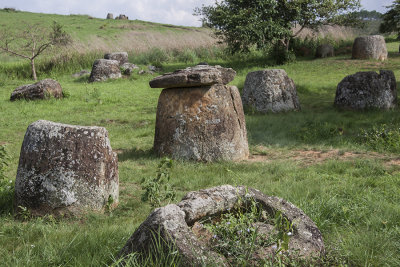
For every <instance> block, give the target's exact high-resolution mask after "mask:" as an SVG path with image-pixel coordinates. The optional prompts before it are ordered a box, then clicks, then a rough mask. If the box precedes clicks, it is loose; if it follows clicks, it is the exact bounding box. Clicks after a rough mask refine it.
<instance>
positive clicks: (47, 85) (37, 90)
mask: <svg viewBox="0 0 400 267" xmlns="http://www.w3.org/2000/svg"><path fill="white" fill-rule="evenodd" d="M50 97H54V98H62V97H63V92H62V88H61V85H60V84H59V83H58V82H57V81H55V80H52V79H45V80H41V81H39V82H37V83H34V84H28V85H23V86H20V87H18V88H17V89H15V90H14V91H13V92H12V93H11V97H10V100H11V101H14V100H17V99H30V100H35V99H46V98H50Z"/></svg>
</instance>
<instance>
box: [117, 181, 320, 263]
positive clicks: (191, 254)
mask: <svg viewBox="0 0 400 267" xmlns="http://www.w3.org/2000/svg"><path fill="white" fill-rule="evenodd" d="M239 198H240V199H241V200H242V203H245V202H249V201H256V202H257V205H258V206H259V207H260V208H261V209H262V210H263V211H265V212H266V213H267V214H269V215H270V216H272V217H273V216H274V214H275V212H277V211H280V212H281V213H282V215H283V216H284V217H285V218H286V219H287V220H288V221H289V222H290V223H291V224H292V226H293V228H294V229H293V233H292V234H293V235H292V236H291V238H290V240H289V251H290V252H293V253H294V254H295V253H298V254H295V255H296V256H298V257H306V258H307V257H318V256H320V255H322V254H323V253H324V251H325V247H324V243H323V240H322V235H321V233H320V231H319V229H318V228H317V226H316V225H315V224H314V222H313V221H312V220H311V219H310V218H309V217H308V216H307V215H305V214H304V212H303V211H301V210H300V209H299V208H297V207H296V206H294V205H293V204H291V203H290V202H287V201H285V200H283V199H281V198H277V197H270V196H266V195H264V194H262V193H261V192H260V191H258V190H255V189H247V190H246V188H245V187H241V186H239V187H233V186H230V185H223V186H218V187H214V188H210V189H205V190H200V191H197V192H190V193H188V194H187V195H186V196H185V197H183V199H182V201H181V202H179V203H178V204H177V205H173V204H171V205H167V206H165V207H163V208H158V209H155V210H154V211H153V212H152V213H151V214H150V216H149V217H148V218H147V219H146V220H145V222H143V223H142V224H141V225H140V226H139V228H138V229H137V230H136V231H135V233H134V234H133V235H132V236H131V238H130V239H129V240H128V242H127V243H126V245H125V246H124V248H123V249H122V250H121V252H120V257H125V256H127V255H129V254H130V253H133V252H141V253H144V254H147V253H151V251H152V250H151V243H152V238H153V235H154V233H155V234H158V233H159V234H160V235H161V238H163V239H164V240H166V241H167V243H168V245H169V246H172V245H174V246H175V247H176V248H177V250H178V253H179V254H180V255H181V257H182V261H183V266H204V264H205V265H207V266H208V264H210V265H211V266H214V265H216V264H217V265H221V266H227V265H228V261H227V259H226V258H225V257H224V256H223V255H220V254H217V253H216V252H213V251H212V247H210V246H207V245H205V243H204V242H202V241H200V240H199V239H198V238H197V236H196V233H198V232H199V231H202V229H199V228H201V226H199V224H198V221H200V220H201V219H203V218H205V217H214V216H220V215H221V213H224V212H228V211H230V210H234V208H235V205H237V203H238V200H239ZM255 227H257V228H258V229H259V233H260V234H262V235H264V234H265V235H267V234H270V233H271V231H274V230H273V228H274V227H273V226H271V225H268V224H264V223H261V222H260V223H256V225H255ZM203 230H204V229H203ZM271 247H272V248H270V247H267V248H265V249H264V250H263V251H256V253H258V254H259V255H263V257H271V256H273V255H275V253H277V251H276V248H275V250H274V249H273V246H271ZM275 247H276V244H275Z"/></svg>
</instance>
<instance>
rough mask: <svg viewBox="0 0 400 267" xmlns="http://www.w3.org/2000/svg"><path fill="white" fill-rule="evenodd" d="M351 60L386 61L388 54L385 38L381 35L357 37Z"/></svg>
mask: <svg viewBox="0 0 400 267" xmlns="http://www.w3.org/2000/svg"><path fill="white" fill-rule="evenodd" d="M352 53H353V55H352V58H353V59H377V60H386V59H387V57H388V52H387V49H386V42H385V38H383V36H381V35H372V36H362V37H357V38H356V39H355V40H354V43H353V52H352Z"/></svg>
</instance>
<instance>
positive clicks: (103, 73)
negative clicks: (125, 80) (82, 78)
mask: <svg viewBox="0 0 400 267" xmlns="http://www.w3.org/2000/svg"><path fill="white" fill-rule="evenodd" d="M121 77H122V75H121V70H120V68H119V61H118V60H110V59H97V60H95V61H94V63H93V66H92V72H91V73H90V77H89V82H101V81H106V80H108V79H118V78H121Z"/></svg>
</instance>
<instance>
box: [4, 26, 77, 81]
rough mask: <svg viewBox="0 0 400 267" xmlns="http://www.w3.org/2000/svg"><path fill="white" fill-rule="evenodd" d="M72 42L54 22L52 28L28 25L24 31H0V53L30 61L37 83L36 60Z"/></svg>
mask: <svg viewBox="0 0 400 267" xmlns="http://www.w3.org/2000/svg"><path fill="white" fill-rule="evenodd" d="M70 42H71V37H70V35H69V34H67V33H66V32H65V31H64V30H63V28H62V26H61V25H60V24H58V23H57V22H54V23H53V25H52V27H51V28H46V27H43V26H42V25H40V24H34V25H31V24H29V23H26V24H25V29H24V30H22V31H14V32H12V31H10V29H4V28H3V29H2V30H1V31H0V52H5V53H8V54H10V55H13V56H17V57H22V58H26V59H28V60H29V61H30V63H31V68H32V78H33V79H34V80H35V81H36V80H37V76H36V69H35V59H36V58H37V57H38V56H39V55H41V54H43V52H44V51H46V50H48V49H49V48H51V47H53V46H61V45H67V44H69V43H70Z"/></svg>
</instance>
